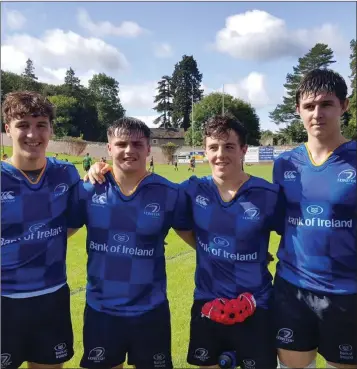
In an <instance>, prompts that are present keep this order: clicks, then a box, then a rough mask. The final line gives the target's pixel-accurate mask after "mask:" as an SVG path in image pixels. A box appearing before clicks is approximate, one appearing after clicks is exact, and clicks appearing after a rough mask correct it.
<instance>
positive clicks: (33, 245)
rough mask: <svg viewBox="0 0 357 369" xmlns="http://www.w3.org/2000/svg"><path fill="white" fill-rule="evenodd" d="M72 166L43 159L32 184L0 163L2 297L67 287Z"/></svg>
mask: <svg viewBox="0 0 357 369" xmlns="http://www.w3.org/2000/svg"><path fill="white" fill-rule="evenodd" d="M78 181H79V174H78V172H77V169H76V168H75V166H74V165H72V164H70V163H67V162H64V161H59V160H56V159H54V158H47V163H46V166H45V168H44V169H43V171H42V172H41V174H40V176H39V178H38V180H37V181H36V183H33V182H30V181H29V179H28V178H27V176H26V175H24V173H23V172H21V171H20V170H18V169H16V168H15V167H14V166H12V165H11V164H9V163H7V162H2V163H1V294H2V295H6V296H8V295H16V294H26V293H35V292H39V291H43V290H47V289H50V288H52V287H55V286H58V285H60V284H63V283H65V282H66V280H67V277H66V252H67V213H66V212H67V203H68V201H69V194H70V193H71V191H72V189H73V187H74V186H75V184H76V183H78Z"/></svg>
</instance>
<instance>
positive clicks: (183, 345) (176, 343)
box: [5, 148, 324, 368]
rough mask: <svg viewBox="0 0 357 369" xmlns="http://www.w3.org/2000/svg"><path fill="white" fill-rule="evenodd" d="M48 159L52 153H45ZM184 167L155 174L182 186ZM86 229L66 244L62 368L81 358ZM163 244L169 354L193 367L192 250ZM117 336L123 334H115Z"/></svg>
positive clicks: (259, 171) (262, 172) (257, 170)
mask: <svg viewBox="0 0 357 369" xmlns="http://www.w3.org/2000/svg"><path fill="white" fill-rule="evenodd" d="M5 152H6V153H8V154H9V155H11V150H10V148H5ZM48 155H49V156H51V155H52V154H51V153H48ZM65 157H67V158H68V160H69V161H71V162H74V163H80V162H81V159H80V158H76V157H69V156H65V155H60V156H59V159H64V158H65ZM76 166H77V168H78V170H79V172H80V173H81V175H83V169H82V166H81V164H76ZM187 168H188V166H187V165H181V166H179V171H177V172H175V171H174V168H173V166H171V165H156V166H155V172H156V173H158V174H160V175H162V176H164V177H166V178H168V179H169V180H171V181H173V182H181V181H183V180H185V179H187V178H188V177H189V176H190V175H191V172H188V170H187ZM245 171H246V172H247V173H249V174H252V175H255V176H259V177H263V178H265V179H266V180H268V181H271V177H272V166H271V165H255V166H246V167H245ZM209 173H210V170H209V166H208V165H204V164H202V165H200V164H198V165H197V168H196V171H195V174H196V175H197V176H203V175H207V174H209ZM85 237H86V231H85V229H81V230H80V231H79V232H78V233H77V234H75V235H74V236H73V237H71V238H70V240H69V244H68V259H67V260H68V267H67V268H68V282H69V285H70V287H71V290H72V320H73V329H74V339H75V356H74V358H73V359H72V360H71V361H69V362H68V363H66V364H65V367H67V368H78V367H79V361H80V358H81V355H82V326H83V309H84V303H85V292H84V286H85V283H86V273H85V269H86V247H85ZM279 239H280V237H279V236H278V235H277V234H276V233H272V234H271V238H270V245H269V247H270V252H271V253H272V254H274V256H275V253H276V251H277V248H278V244H279ZM166 242H167V243H168V245H167V246H166V260H167V278H168V296H169V301H170V306H171V317H172V350H173V363H174V367H175V368H189V367H193V366H190V365H188V364H187V363H186V351H187V346H188V340H189V317H190V308H191V303H192V295H193V289H194V283H193V277H194V269H195V254H194V250H193V249H191V248H190V247H189V246H187V245H186V244H185V243H184V242H183V241H181V240H180V239H179V238H178V237H177V236H176V234H175V233H174V232H173V231H170V232H169V234H168V236H167V238H166ZM275 266H276V258H275V261H274V262H272V263H271V264H270V270H271V272H272V273H273V274H274V273H275ZM118 334H122V333H121V332H118ZM323 366H324V364H323V361H322V359H321V358H320V357H319V358H318V367H319V368H322V367H323ZM23 367H24V366H23Z"/></svg>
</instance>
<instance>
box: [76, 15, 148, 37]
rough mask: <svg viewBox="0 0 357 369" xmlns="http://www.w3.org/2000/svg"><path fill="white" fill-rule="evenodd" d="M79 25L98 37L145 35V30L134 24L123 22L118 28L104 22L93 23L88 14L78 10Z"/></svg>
mask: <svg viewBox="0 0 357 369" xmlns="http://www.w3.org/2000/svg"><path fill="white" fill-rule="evenodd" d="M77 20H78V23H79V25H80V26H81V27H82V28H84V29H86V30H87V31H89V32H91V33H92V34H93V35H96V36H98V37H101V36H109V35H112V36H120V37H137V36H140V35H141V34H143V33H145V32H146V30H145V29H144V28H142V27H140V26H139V25H138V24H137V23H135V22H130V21H124V22H122V23H121V24H120V25H119V26H115V25H114V24H112V23H110V22H108V21H104V22H96V23H95V22H94V21H93V20H92V19H91V17H90V15H89V14H88V12H87V11H86V10H84V9H79V10H78V14H77Z"/></svg>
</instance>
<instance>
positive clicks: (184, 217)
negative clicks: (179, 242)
mask: <svg viewBox="0 0 357 369" xmlns="http://www.w3.org/2000/svg"><path fill="white" fill-rule="evenodd" d="M187 187H188V181H185V182H183V183H181V184H180V185H179V189H178V196H177V202H176V206H175V210H174V221H173V225H172V227H173V228H174V229H176V230H180V231H190V230H192V229H193V216H192V205H191V199H190V196H189V194H188V191H187Z"/></svg>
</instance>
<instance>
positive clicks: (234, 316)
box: [201, 292, 256, 325]
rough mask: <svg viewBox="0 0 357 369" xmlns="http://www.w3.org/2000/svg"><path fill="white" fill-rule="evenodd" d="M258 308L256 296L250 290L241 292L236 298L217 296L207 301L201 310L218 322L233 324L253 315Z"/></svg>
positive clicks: (204, 314)
mask: <svg viewBox="0 0 357 369" xmlns="http://www.w3.org/2000/svg"><path fill="white" fill-rule="evenodd" d="M255 309H256V302H255V299H254V296H253V295H252V294H251V293H249V292H244V293H242V294H240V295H239V296H238V297H237V298H236V299H231V300H229V299H226V298H217V299H215V300H213V301H209V302H206V303H205V304H204V305H203V307H202V310H201V313H202V316H205V317H207V318H209V319H211V320H213V321H215V322H217V323H221V324H225V325H232V324H235V323H241V322H243V321H244V320H245V319H247V318H248V317H249V316H251V315H253V313H254V311H255Z"/></svg>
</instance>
